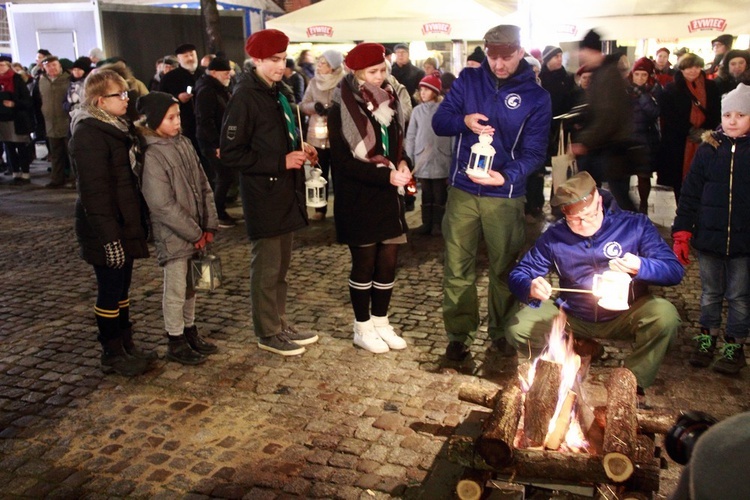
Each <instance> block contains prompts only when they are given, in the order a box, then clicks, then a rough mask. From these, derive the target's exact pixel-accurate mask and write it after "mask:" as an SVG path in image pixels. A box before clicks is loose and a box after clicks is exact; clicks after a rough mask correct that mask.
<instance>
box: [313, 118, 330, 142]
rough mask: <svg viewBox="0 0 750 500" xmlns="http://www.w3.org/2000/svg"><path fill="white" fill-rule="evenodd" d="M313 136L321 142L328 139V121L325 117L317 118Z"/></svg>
mask: <svg viewBox="0 0 750 500" xmlns="http://www.w3.org/2000/svg"><path fill="white" fill-rule="evenodd" d="M313 136H314V137H315V138H316V139H320V140H321V141H325V140H326V139H328V120H326V118H325V117H323V116H319V117H317V120H316V121H315V125H313Z"/></svg>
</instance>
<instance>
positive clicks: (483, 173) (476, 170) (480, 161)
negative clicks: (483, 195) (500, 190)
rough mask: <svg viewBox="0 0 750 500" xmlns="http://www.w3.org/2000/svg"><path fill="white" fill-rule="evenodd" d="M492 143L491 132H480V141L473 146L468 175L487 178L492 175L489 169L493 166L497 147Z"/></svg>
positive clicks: (467, 168)
mask: <svg viewBox="0 0 750 500" xmlns="http://www.w3.org/2000/svg"><path fill="white" fill-rule="evenodd" d="M491 143H492V136H491V135H490V134H485V133H481V134H479V142H477V143H476V144H474V145H473V146H472V147H471V154H470V155H469V164H468V165H467V166H466V175H469V176H471V177H476V178H479V179H486V178H488V177H489V176H490V174H489V170H490V169H491V168H492V160H494V159H495V148H493V147H492V145H491Z"/></svg>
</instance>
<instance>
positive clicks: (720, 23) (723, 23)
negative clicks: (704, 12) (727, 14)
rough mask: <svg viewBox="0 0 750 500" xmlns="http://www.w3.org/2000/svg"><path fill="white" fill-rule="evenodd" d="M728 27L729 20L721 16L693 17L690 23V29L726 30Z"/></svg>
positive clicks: (691, 30)
mask: <svg viewBox="0 0 750 500" xmlns="http://www.w3.org/2000/svg"><path fill="white" fill-rule="evenodd" d="M726 27H727V20H726V19H722V18H720V17H702V18H700V19H693V20H692V21H690V22H689V23H688V31H689V32H690V33H692V32H693V31H724V30H725V29H726Z"/></svg>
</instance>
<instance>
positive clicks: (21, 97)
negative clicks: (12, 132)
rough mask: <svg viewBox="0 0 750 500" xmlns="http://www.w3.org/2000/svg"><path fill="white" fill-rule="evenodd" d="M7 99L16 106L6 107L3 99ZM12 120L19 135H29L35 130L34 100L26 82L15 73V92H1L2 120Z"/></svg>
mask: <svg viewBox="0 0 750 500" xmlns="http://www.w3.org/2000/svg"><path fill="white" fill-rule="evenodd" d="M9 71H13V70H9ZM6 99H7V100H10V101H13V102H14V103H15V106H14V107H12V108H8V107H5V105H3V104H2V101H3V100H6ZM10 120H13V125H14V127H15V129H16V134H18V135H27V134H30V133H31V132H33V131H34V101H33V99H32V98H31V93H30V92H29V88H28V87H27V86H26V82H24V81H23V78H21V75H18V74H15V75H13V93H10V92H0V121H10Z"/></svg>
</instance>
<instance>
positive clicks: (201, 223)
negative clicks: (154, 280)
mask: <svg viewBox="0 0 750 500" xmlns="http://www.w3.org/2000/svg"><path fill="white" fill-rule="evenodd" d="M141 132H142V133H143V135H144V136H145V138H146V144H147V148H146V154H145V160H144V165H143V185H142V187H141V191H142V192H143V197H144V198H145V199H146V203H147V204H148V207H149V210H150V212H151V225H152V227H153V232H154V242H155V243H156V256H157V258H158V259H159V265H162V266H163V265H164V264H166V263H167V262H168V261H170V260H174V259H179V258H184V257H190V256H192V255H193V254H194V253H195V252H196V250H195V246H194V244H195V243H196V242H197V241H198V240H200V238H201V236H202V235H203V233H204V232H206V231H210V232H213V233H215V232H216V228H218V226H219V224H218V222H219V221H218V219H219V217H218V215H217V214H216V205H215V204H214V193H213V191H211V186H210V185H209V183H208V179H207V178H206V174H205V173H204V172H203V168H201V163H200V160H199V159H198V155H197V154H196V152H195V148H193V145H192V143H191V142H190V139H188V138H187V137H185V136H184V135H178V136H177V137H174V138H164V137H159V136H158V135H156V134H155V133H154V132H153V131H152V130H150V129H147V128H142V129H141Z"/></svg>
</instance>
